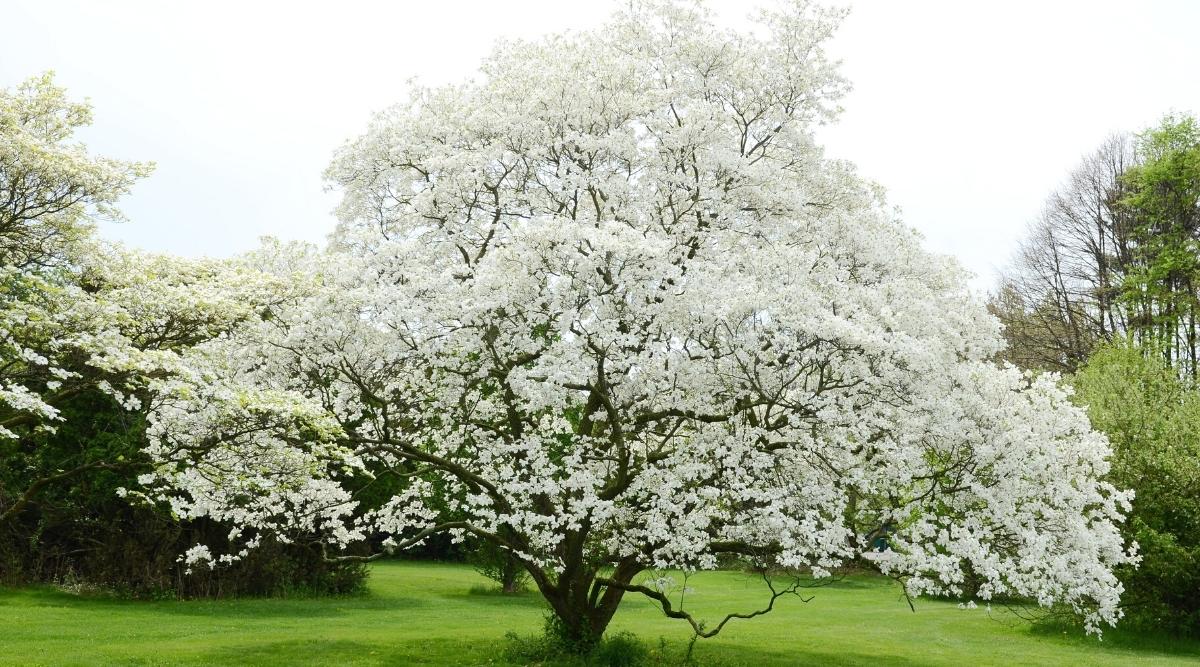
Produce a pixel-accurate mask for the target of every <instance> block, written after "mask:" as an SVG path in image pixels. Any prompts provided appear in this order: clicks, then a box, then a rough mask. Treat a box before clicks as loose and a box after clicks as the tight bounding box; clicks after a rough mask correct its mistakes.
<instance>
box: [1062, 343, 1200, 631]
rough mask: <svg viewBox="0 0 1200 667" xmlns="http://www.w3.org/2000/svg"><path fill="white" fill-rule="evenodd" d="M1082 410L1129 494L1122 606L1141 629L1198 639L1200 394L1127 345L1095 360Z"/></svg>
mask: <svg viewBox="0 0 1200 667" xmlns="http://www.w3.org/2000/svg"><path fill="white" fill-rule="evenodd" d="M1071 382H1072V384H1073V385H1074V387H1075V390H1076V392H1077V394H1076V400H1077V401H1078V402H1079V404H1080V405H1085V406H1087V410H1088V415H1089V416H1090V417H1091V419H1092V424H1093V425H1095V427H1096V428H1097V429H1100V430H1102V431H1104V432H1105V433H1106V434H1107V435H1108V438H1109V441H1110V442H1111V443H1112V446H1113V459H1112V461H1113V467H1112V479H1113V481H1114V483H1116V484H1118V485H1120V486H1122V487H1127V488H1130V489H1133V491H1134V493H1135V495H1134V499H1133V510H1132V512H1131V513H1130V515H1129V528H1128V531H1129V535H1130V537H1131V538H1133V539H1135V540H1137V543H1138V545H1139V551H1140V553H1141V557H1142V558H1141V562H1140V563H1139V565H1138V566H1137V567H1136V568H1134V567H1131V566H1123V567H1122V568H1121V571H1120V575H1121V580H1122V581H1123V582H1124V583H1125V589H1126V592H1125V597H1124V598H1123V600H1122V606H1123V607H1124V608H1125V610H1126V613H1127V614H1128V615H1129V616H1130V617H1131V618H1130V620H1131V621H1132V622H1134V623H1135V624H1137V625H1139V626H1141V627H1144V628H1149V629H1155V630H1162V629H1168V630H1172V631H1175V632H1177V633H1180V634H1190V635H1193V636H1195V635H1200V392H1197V391H1196V387H1195V385H1194V384H1193V383H1192V382H1191V381H1185V380H1181V379H1180V378H1179V377H1178V374H1177V373H1176V372H1175V370H1174V369H1172V368H1171V367H1170V366H1168V365H1166V363H1164V361H1163V360H1162V358H1161V357H1159V356H1158V355H1145V354H1143V353H1142V351H1141V350H1140V349H1138V348H1137V347H1134V346H1132V345H1130V344H1129V343H1128V342H1126V343H1124V344H1118V345H1113V346H1105V347H1102V348H1100V349H1099V350H1097V352H1096V353H1095V354H1094V355H1093V356H1092V358H1091V360H1090V361H1089V362H1088V364H1087V366H1086V367H1085V368H1084V369H1083V370H1081V371H1080V372H1079V373H1078V374H1077V375H1076V376H1075V377H1074V378H1072V381H1071Z"/></svg>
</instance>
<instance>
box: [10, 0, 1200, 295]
mask: <svg viewBox="0 0 1200 667" xmlns="http://www.w3.org/2000/svg"><path fill="white" fill-rule="evenodd" d="M837 4H847V3H837ZM849 4H850V5H851V7H852V12H851V15H850V17H849V18H848V19H847V20H846V22H845V24H844V25H843V27H842V30H841V32H840V34H839V35H838V37H837V38H836V39H835V41H834V42H833V43H832V44H831V45H830V50H831V52H833V53H834V54H835V55H836V56H838V57H840V58H841V59H843V60H844V71H845V73H846V74H847V75H848V77H849V78H850V80H851V81H852V82H853V84H854V92H852V93H851V94H850V95H849V96H848V97H847V98H846V99H845V100H844V102H843V105H844V106H845V108H846V112H845V114H844V115H843V117H842V119H841V121H840V122H839V123H838V124H837V125H836V126H832V127H829V128H825V129H823V130H822V131H821V133H820V136H821V138H822V140H823V141H824V143H825V144H826V146H827V147H828V149H829V153H830V154H831V155H833V156H836V157H840V158H846V159H849V160H852V161H854V162H855V163H857V164H858V165H859V167H860V170H861V171H862V173H863V174H864V175H866V176H867V177H869V178H871V179H873V180H876V181H878V182H880V183H882V184H883V185H884V186H886V187H887V189H888V191H889V193H890V200H891V202H892V203H893V204H894V205H896V206H899V207H900V208H901V209H902V211H903V215H904V218H905V220H906V221H907V222H908V223H909V224H911V225H913V226H915V227H916V228H918V229H919V230H921V231H922V233H924V235H925V237H926V239H927V244H928V247H929V248H931V249H932V250H935V251H938V252H944V253H950V254H953V255H955V256H957V257H958V258H959V259H960V261H961V262H962V263H963V264H965V265H966V266H967V268H968V269H970V270H971V271H972V272H974V273H975V274H976V276H977V278H976V279H975V281H974V283H973V284H974V286H975V287H976V288H977V289H986V288H988V287H989V286H990V285H991V284H992V281H993V280H994V274H995V270H996V269H997V268H999V267H1001V266H1003V265H1004V264H1005V262H1006V261H1007V260H1008V257H1009V256H1010V254H1011V252H1012V249H1013V246H1014V244H1015V242H1016V240H1017V239H1018V238H1019V237H1020V236H1021V234H1022V233H1023V230H1024V228H1025V225H1026V224H1028V222H1029V221H1030V220H1031V219H1033V218H1034V217H1035V216H1036V215H1037V213H1038V210H1039V209H1040V207H1041V204H1042V202H1043V200H1044V199H1045V197H1046V196H1047V195H1048V194H1049V192H1050V191H1051V190H1052V189H1053V188H1054V187H1056V185H1057V184H1058V183H1059V182H1061V181H1062V179H1063V178H1064V177H1065V176H1066V174H1067V173H1068V172H1069V170H1070V169H1071V168H1072V167H1073V166H1074V165H1075V164H1076V163H1077V162H1078V161H1079V159H1080V157H1081V156H1082V155H1083V154H1084V153H1086V152H1088V151H1089V150H1091V149H1092V148H1094V147H1095V146H1096V145H1097V144H1099V143H1100V142H1101V141H1102V140H1103V139H1104V138H1105V137H1106V136H1107V135H1108V134H1110V133H1112V132H1116V131H1121V130H1139V129H1142V128H1144V127H1145V126H1147V125H1150V124H1153V123H1154V122H1156V121H1157V120H1158V119H1159V118H1160V117H1161V116H1162V115H1163V114H1164V113H1165V112H1168V111H1171V110H1175V111H1183V112H1200V39H1198V38H1197V33H1196V31H1197V28H1200V2H1190V1H1188V0H1179V1H1178V2H1165V1H1164V2H1132V1H1128V2H1098V1H1095V0H1093V1H1090V2H1050V1H1049V0H1043V1H1042V2H1014V1H1008V2H991V3H984V2H964V1H961V0H959V1H952V0H947V1H932V0H931V1H919V2H918V1H907V2H902V1H900V0H893V1H887V0H878V1H870V0H859V1H858V2H854V3H849ZM612 6H613V5H610V4H607V3H605V2H602V1H596V2H569V1H566V0H559V1H557V2H556V1H552V0H507V1H503V2H497V1H492V2H485V1H467V0H437V1H436V2H429V1H424V2H348V1H345V0H342V1H339V2H326V3H311V4H305V3H298V2H287V3H282V2H280V3H268V2H257V3H251V2H220V1H213V0H208V1H206V2H190V3H184V2H160V1H153V0H147V1H145V2H132V1H121V0H110V1H108V2H85V1H82V0H81V1H78V2H66V1H56V0H27V1H24V0H17V1H16V2H15V3H14V2H11V1H10V2H7V3H6V5H5V7H4V10H3V17H4V23H5V30H4V37H3V39H2V40H0V86H11V85H14V84H16V83H17V82H19V81H20V80H22V79H24V78H26V77H28V76H30V75H32V74H34V73H37V72H41V71H44V70H47V69H53V70H55V71H56V72H57V75H58V82H59V83H60V85H65V86H67V87H68V88H69V89H70V91H71V93H72V95H73V96H75V97H88V98H90V99H91V100H92V102H93V104H94V105H95V109H96V119H95V123H94V126H93V127H92V128H89V129H88V130H87V131H86V133H85V134H84V139H85V140H86V141H87V142H88V143H89V145H90V146H91V147H92V148H93V150H94V151H95V152H98V153H102V154H107V155H112V156H116V157H123V158H131V159H144V160H153V161H155V162H157V163H158V170H157V171H156V173H155V174H154V175H153V176H151V177H150V178H149V179H148V180H146V181H144V182H143V183H141V184H139V185H138V186H137V188H136V190H135V191H134V193H133V194H132V195H131V196H129V197H128V198H127V199H126V201H125V204H124V209H125V211H126V213H128V214H129V217H130V219H131V221H130V222H129V223H126V224H123V225H120V226H112V225H110V226H108V227H106V228H105V230H104V235H105V236H107V237H109V238H114V239H121V240H124V241H126V242H128V243H129V244H132V245H135V246H140V247H143V248H147V249H151V250H162V251H169V252H175V253H181V254H186V255H212V256H228V255H231V254H233V253H236V252H239V251H242V250H246V249H249V248H251V247H253V246H254V245H256V244H257V238H258V237H259V236H261V235H274V236H279V237H283V238H291V239H295V238H299V239H307V240H313V241H321V240H322V239H323V238H324V237H325V235H326V234H327V233H328V232H329V231H331V230H332V227H333V218H332V216H331V215H330V212H329V211H330V210H331V209H332V207H333V206H334V204H335V203H336V197H335V195H333V194H331V193H328V192H325V191H324V188H323V183H322V180H321V172H322V171H323V170H324V168H325V166H326V165H327V164H328V162H329V159H330V156H331V154H332V152H333V150H334V149H335V148H336V147H337V146H338V145H340V144H341V143H342V142H344V141H345V140H347V139H349V138H351V137H352V136H354V135H356V134H358V133H360V132H361V131H363V130H364V129H365V128H366V124H367V121H368V119H369V118H370V115H371V113H372V112H374V111H378V110H380V109H382V108H384V107H386V106H388V105H390V104H392V103H394V102H397V101H399V100H400V99H402V98H403V97H404V94H405V89H406V81H407V80H408V79H409V78H410V77H414V76H417V77H419V78H421V79H422V81H423V82H426V83H441V82H450V81H455V80H458V79H461V78H463V77H466V76H468V75H470V74H471V73H472V72H473V71H474V69H475V67H476V66H477V64H478V62H479V60H480V58H482V57H483V56H484V55H485V54H486V53H487V52H488V50H489V48H490V45H491V43H492V42H493V40H495V39H496V38H497V37H500V36H507V37H532V36H536V35H539V34H544V33H547V32H554V31H560V30H564V29H585V28H587V27H589V26H591V25H594V24H595V23H597V22H598V21H600V20H601V19H602V18H603V17H604V16H605V15H607V14H608V12H609V9H610V8H611V7H612ZM710 6H713V7H714V8H715V9H716V10H717V11H718V13H719V14H720V15H722V16H726V17H728V18H729V20H730V21H736V20H739V19H741V17H742V16H743V14H744V13H745V12H746V11H747V10H748V9H749V6H750V5H749V4H748V3H745V2H734V1H728V0H726V1H720V2H711V3H710Z"/></svg>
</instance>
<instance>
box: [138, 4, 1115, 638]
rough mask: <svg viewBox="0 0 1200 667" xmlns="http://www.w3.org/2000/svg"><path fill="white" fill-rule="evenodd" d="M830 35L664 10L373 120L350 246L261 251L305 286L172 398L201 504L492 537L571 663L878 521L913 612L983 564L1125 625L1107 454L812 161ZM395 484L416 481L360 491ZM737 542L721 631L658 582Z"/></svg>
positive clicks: (830, 558) (346, 533)
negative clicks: (739, 561)
mask: <svg viewBox="0 0 1200 667" xmlns="http://www.w3.org/2000/svg"><path fill="white" fill-rule="evenodd" d="M838 16H839V15H838V14H837V13H835V12H828V11H824V10H821V9H819V8H815V7H812V6H809V5H808V4H807V3H791V4H788V5H787V6H786V7H785V8H784V9H782V10H781V11H776V12H766V13H764V14H763V15H762V16H761V25H760V26H759V29H758V31H757V32H754V33H736V32H730V31H725V30H722V29H719V28H717V27H715V26H714V25H713V24H712V22H711V18H710V17H709V16H708V15H707V14H706V13H705V12H704V11H703V10H702V9H697V8H695V7H693V6H691V5H676V4H660V3H653V4H648V5H641V4H635V5H634V6H633V7H632V8H631V9H630V10H629V12H627V13H623V14H620V15H618V16H617V17H616V18H615V19H614V20H613V21H612V22H611V23H609V24H608V25H606V26H603V27H602V28H600V29H598V30H596V31H592V32H586V33H581V34H574V35H568V36H556V37H551V38H548V39H546V40H544V41H540V42H533V43H530V42H520V43H512V44H503V45H501V46H500V47H498V48H497V50H496V51H495V53H494V54H493V55H492V57H491V58H489V59H488V60H487V61H486V62H485V63H484V66H483V69H482V72H483V74H482V76H481V78H480V79H479V80H478V81H475V82H471V83H467V84H462V85H458V86H452V87H446V88H439V89H422V88H418V89H416V91H415V92H414V94H413V98H412V99H411V100H410V101H409V102H408V103H405V104H402V105H400V106H398V107H395V108H393V109H391V110H388V111H386V112H384V113H383V114H381V115H380V116H378V117H377V118H376V119H375V120H374V121H373V123H372V124H371V126H370V128H369V130H368V132H367V134H365V135H364V136H363V137H361V138H359V139H357V140H355V141H353V142H351V143H350V144H348V145H347V146H346V147H345V148H344V149H343V150H342V151H341V152H340V153H339V154H338V156H337V158H336V160H335V162H334V164H333V165H332V166H331V168H330V170H329V177H330V178H331V179H332V180H333V181H334V182H336V183H337V184H339V185H340V186H342V187H343V188H344V190H345V198H344V200H343V204H342V207H341V209H340V217H341V224H340V225H339V229H338V232H337V234H336V238H335V242H334V244H333V247H332V248H331V249H330V250H329V251H327V252H321V251H318V250H317V249H315V248H305V247H302V246H279V245H272V246H268V247H267V248H265V249H264V250H262V251H260V252H258V253H256V254H255V255H253V256H252V257H249V258H247V260H246V261H247V264H248V265H250V266H254V267H258V268H260V269H261V270H263V271H266V272H268V273H270V274H271V275H272V276H274V278H275V279H276V280H277V281H279V282H282V283H284V284H286V285H288V286H289V289H290V290H291V291H290V292H289V293H288V294H287V295H286V298H284V299H281V300H280V302H279V303H278V304H277V305H274V306H272V308H271V309H270V312H269V314H267V315H266V316H263V317H260V318H252V319H248V320H247V321H246V323H245V324H244V325H243V326H241V327H239V328H238V329H237V330H236V331H235V332H234V333H233V334H232V335H230V336H227V337H223V338H219V339H214V340H212V341H208V342H205V343H201V344H200V345H198V346H196V347H194V348H192V349H191V350H190V351H188V353H187V355H186V356H187V360H188V363H189V364H190V365H191V367H192V368H193V372H191V373H181V374H178V375H177V376H176V377H174V378H171V379H169V380H168V381H167V382H165V383H163V385H162V387H161V389H162V392H163V393H162V396H163V401H162V402H161V403H160V404H158V405H157V406H156V409H155V411H154V413H153V416H152V418H153V422H154V423H153V426H152V434H153V442H152V444H151V447H150V449H149V450H148V451H149V453H150V454H151V455H152V456H153V457H154V458H155V459H156V461H158V462H159V467H158V475H159V478H160V479H161V481H162V482H163V483H164V484H165V485H166V486H165V488H164V494H165V495H166V496H167V497H168V498H169V499H170V502H171V503H172V505H173V507H175V508H176V510H177V511H178V512H179V513H180V514H181V515H183V516H187V517H208V518H213V519H216V520H220V521H232V522H235V523H236V524H237V526H238V529H239V531H240V535H241V536H242V538H243V539H244V540H245V542H246V543H247V545H248V547H252V546H253V545H254V544H256V543H258V542H259V541H260V540H261V539H264V536H267V535H276V536H283V537H284V538H286V539H295V537H294V536H297V535H299V534H312V533H316V534H319V535H321V536H322V541H323V543H324V544H327V545H328V547H329V551H330V557H331V558H334V559H337V558H345V557H353V556H346V555H344V552H343V551H342V550H343V549H345V548H346V547H348V546H350V545H353V544H357V543H360V542H362V541H364V540H371V539H374V538H376V537H377V536H385V540H386V544H388V545H390V546H391V547H393V548H396V549H402V548H406V547H408V546H411V545H414V544H417V543H419V542H421V541H422V540H424V539H425V538H426V537H428V536H430V535H432V534H435V533H439V532H449V533H451V534H452V535H455V536H457V537H462V538H465V537H466V536H471V537H474V538H476V539H480V540H485V541H487V542H490V543H491V544H493V545H495V546H496V547H498V548H501V549H505V550H507V551H509V552H510V553H512V554H513V556H514V557H516V558H518V559H519V560H520V561H521V563H522V564H523V565H524V567H525V569H526V570H527V572H528V573H529V575H530V577H531V579H532V581H533V584H534V585H535V586H536V587H537V589H538V591H539V592H540V593H541V595H542V596H543V597H544V598H545V599H546V600H547V602H548V603H549V605H550V607H551V609H552V610H553V613H554V615H555V617H556V618H557V622H556V627H559V628H560V629H561V631H562V634H563V635H564V636H565V637H566V638H567V639H568V640H569V641H570V642H571V643H572V645H575V646H580V647H587V646H588V645H590V644H591V643H593V642H594V641H595V640H596V639H597V638H598V637H599V636H600V635H601V633H603V631H604V630H605V628H606V627H607V625H608V623H609V621H610V620H611V618H612V616H613V614H614V613H615V612H616V610H617V609H618V607H619V605H620V604H621V601H622V599H623V598H624V596H625V595H627V594H635V595H639V596H645V597H648V598H650V599H651V600H653V601H654V602H655V603H657V604H659V605H661V607H662V608H663V610H664V612H665V613H667V614H668V615H669V616H672V617H675V618H680V619H683V620H685V621H686V622H689V623H690V624H691V627H692V628H693V629H694V631H695V632H696V633H697V634H699V635H704V636H709V635H712V634H715V633H716V632H718V631H720V629H721V628H722V627H725V625H726V623H727V622H728V621H729V620H731V619H733V618H747V617H750V616H754V615H757V614H761V613H764V612H766V611H769V610H770V609H771V608H772V607H773V606H774V605H775V604H776V603H777V601H778V599H779V598H780V597H782V596H786V595H788V594H789V593H794V592H796V590H797V587H798V586H799V585H800V582H801V580H800V579H798V578H784V579H774V578H772V577H770V576H767V575H768V573H773V572H779V571H787V572H792V573H797V572H804V573H811V574H813V575H815V576H817V577H818V578H819V577H824V576H826V575H828V574H829V573H830V572H831V570H832V569H833V568H837V567H838V566H839V565H841V564H843V563H845V562H847V561H849V560H851V559H854V558H856V557H857V556H859V555H860V554H862V553H863V552H865V551H868V550H872V546H871V542H872V541H873V539H874V537H875V536H876V535H878V534H879V532H880V531H881V530H882V529H883V527H884V526H887V527H888V530H889V533H888V534H889V542H890V544H891V550H890V551H888V552H885V553H884V554H882V555H880V556H877V557H876V560H875V562H876V563H877V564H878V565H879V567H881V568H882V569H883V570H884V571H885V572H887V573H889V574H891V575H894V576H897V577H902V578H904V579H905V582H906V585H907V589H908V591H909V592H910V593H913V594H920V593H925V592H947V591H950V592H958V591H960V584H961V582H962V581H963V578H964V572H965V571H966V570H967V569H969V570H971V571H973V572H975V573H978V574H979V575H980V577H981V579H982V582H981V585H980V587H979V595H980V596H981V597H984V598H988V597H990V596H993V595H998V594H1016V595H1025V596H1030V597H1032V598H1035V599H1037V600H1038V601H1039V602H1041V603H1043V604H1050V603H1053V602H1056V601H1062V602H1064V603H1066V604H1069V605H1071V606H1073V607H1074V608H1075V609H1076V610H1077V611H1078V612H1079V613H1081V614H1082V615H1084V617H1085V618H1086V621H1087V623H1088V625H1089V627H1090V628H1092V629H1098V625H1099V624H1101V623H1111V622H1114V621H1115V620H1116V619H1117V617H1118V615H1119V611H1118V609H1117V600H1118V597H1119V594H1120V590H1121V589H1120V586H1119V584H1118V583H1117V581H1116V579H1115V578H1114V576H1113V575H1112V568H1113V567H1114V566H1117V565H1119V564H1121V563H1125V562H1127V561H1128V558H1129V555H1128V554H1127V552H1126V551H1125V547H1124V544H1123V543H1122V541H1121V538H1120V536H1119V533H1118V530H1117V523H1118V522H1119V521H1120V520H1121V508H1122V507H1124V506H1125V499H1126V496H1125V495H1124V493H1123V492H1121V491H1119V490H1117V489H1115V488H1113V487H1112V486H1111V485H1109V484H1107V483H1104V482H1101V481H1100V480H1099V477H1100V476H1101V475H1103V474H1104V473H1105V472H1106V470H1107V463H1106V462H1105V458H1106V457H1107V455H1108V448H1107V446H1106V444H1105V442H1104V440H1103V438H1102V437H1100V436H1099V435H1097V434H1095V433H1094V432H1092V431H1091V429H1090V427H1089V426H1088V424H1087V419H1086V416H1085V415H1084V414H1083V413H1082V411H1080V410H1079V409H1077V408H1075V407H1073V406H1072V405H1071V404H1070V403H1069V401H1068V400H1067V396H1066V394H1065V393H1064V392H1063V390H1061V389H1060V388H1058V387H1057V386H1056V385H1055V384H1054V382H1053V381H1051V380H1050V379H1047V378H1031V377H1027V376H1023V375H1022V374H1021V373H1019V372H1017V371H1015V370H1013V369H1000V368H997V367H995V366H994V365H992V364H990V363H989V362H988V361H987V359H988V358H989V357H990V356H991V355H993V354H995V353H996V352H997V351H998V349H999V347H1000V341H999V336H998V326H997V324H996V322H995V321H994V320H993V319H992V318H990V317H989V316H988V315H987V313H986V312H985V310H984V309H983V307H982V306H981V305H980V304H977V303H976V302H974V301H973V300H972V299H971V298H970V296H969V294H968V293H967V292H966V290H965V288H964V287H963V276H962V272H961V270H960V269H959V268H958V267H957V266H955V265H954V264H953V263H952V262H949V261H946V260H942V259H938V258H935V257H932V256H930V255H929V254H927V253H925V252H923V251H922V250H921V249H920V247H919V245H918V242H917V240H916V238H915V235H914V233H913V232H912V231H911V230H910V229H908V228H906V227H904V226H903V225H902V224H900V223H899V222H897V221H896V220H894V219H892V218H891V217H889V216H888V214H887V213H885V210H886V208H885V207H884V206H883V203H882V201H881V197H880V193H879V191H878V188H877V187H875V186H873V185H871V184H868V183H864V182H863V181H861V180H860V179H859V178H857V177H856V176H855V174H854V172H853V170H852V168H851V167H850V166H849V165H846V164H844V163H840V162H837V161H831V160H828V159H825V158H824V157H823V155H822V152H821V150H820V148H819V147H818V146H816V145H815V143H814V142H813V139H812V129H813V127H814V125H815V124H817V123H820V122H824V121H826V120H829V119H831V118H832V117H833V116H834V113H835V110H836V100H837V98H838V96H839V95H840V94H841V92H842V91H844V90H845V88H846V85H845V82H844V81H843V80H842V79H841V78H840V76H839V75H838V74H837V72H836V69H835V67H834V65H833V64H832V63H831V62H830V61H828V60H827V58H826V57H825V55H824V53H823V51H822V44H823V42H824V41H825V40H826V39H827V38H828V36H829V35H830V34H831V32H832V30H833V28H834V26H835V24H836V23H837V19H838ZM372 478H373V479H379V480H388V481H387V483H388V484H395V485H396V487H395V489H396V490H395V493H394V494H393V495H391V497H389V498H387V499H386V500H382V501H378V500H377V501H372V502H367V501H366V498H367V497H368V496H369V492H364V491H363V489H364V485H362V484H360V482H361V481H362V480H364V479H372ZM439 485H440V487H442V488H445V489H448V492H446V493H440V492H438V488H439ZM365 486H366V487H369V486H370V485H369V484H367V485H365ZM435 498H436V499H439V500H437V502H441V499H444V500H445V501H446V502H447V503H448V504H449V507H448V508H445V509H446V510H448V511H443V508H441V507H439V506H437V505H436V503H435V502H434V501H433V499H435ZM730 556H736V557H740V558H743V559H745V561H746V562H747V563H748V564H750V565H751V566H752V567H754V568H756V569H758V571H759V572H760V573H762V574H763V575H764V579H765V583H766V584H767V587H766V590H764V603H763V607H761V608H759V609H756V610H735V611H734V612H732V613H730V614H729V615H727V616H724V617H723V618H719V619H716V620H715V621H714V622H712V623H711V624H704V623H703V620H702V619H699V618H696V617H694V616H693V615H692V614H691V612H690V610H689V609H687V608H684V607H683V605H682V603H681V602H680V601H679V600H678V599H677V598H674V597H671V596H669V595H668V594H667V592H666V591H664V590H663V589H662V588H661V587H657V586H656V585H655V584H654V582H653V580H647V579H645V575H644V573H645V572H647V571H648V570H653V569H655V568H671V567H676V568H683V569H684V570H688V571H691V570H696V569H702V568H713V567H716V566H717V564H718V562H719V559H721V558H724V557H730ZM237 557H238V553H236V552H235V553H220V552H217V553H214V552H213V550H212V549H210V548H209V546H208V545H197V546H196V547H195V548H194V549H192V550H191V551H190V552H189V554H188V560H189V562H192V563H197V564H198V563H202V562H206V561H209V560H211V559H214V558H215V559H226V560H228V559H236V558H237Z"/></svg>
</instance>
